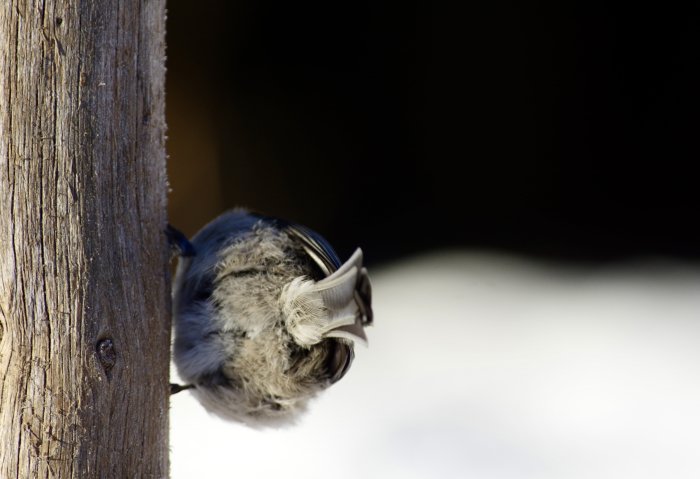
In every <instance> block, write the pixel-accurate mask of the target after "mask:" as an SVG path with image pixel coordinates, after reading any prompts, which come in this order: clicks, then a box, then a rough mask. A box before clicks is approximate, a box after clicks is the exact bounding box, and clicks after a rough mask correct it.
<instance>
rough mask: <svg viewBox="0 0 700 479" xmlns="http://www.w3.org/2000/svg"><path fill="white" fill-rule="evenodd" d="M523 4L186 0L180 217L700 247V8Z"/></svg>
mask: <svg viewBox="0 0 700 479" xmlns="http://www.w3.org/2000/svg"><path fill="white" fill-rule="evenodd" d="M522 3H524V2H507V1H501V2H488V4H485V5H470V6H468V7H466V8H462V9H460V10H457V9H455V8H452V7H448V5H447V3H445V4H442V3H428V2H410V1H402V2H398V1H381V0H380V1H371V2H370V1H368V2H363V1H352V2H342V1H340V2H329V1H297V2H289V1H286V2H281V1H279V2H277V1H269V0H256V1H252V0H246V1H231V2H199V3H197V4H196V5H195V4H194V3H193V2H175V1H173V2H169V7H168V9H169V14H168V28H169V30H168V83H167V95H168V96H167V112H168V122H169V141H168V149H169V154H170V162H169V176H170V181H171V188H172V193H171V196H170V219H171V222H172V223H173V224H175V225H177V226H179V227H180V228H181V229H183V230H184V231H185V232H186V233H187V234H192V233H194V232H195V231H196V230H197V229H199V228H200V227H201V226H202V225H203V224H204V223H205V222H207V221H208V220H210V219H211V218H213V217H214V216H215V215H216V214H218V213H220V212H222V211H223V210H225V209H227V208H230V207H233V206H237V205H241V206H247V207H250V208H253V209H256V210H259V211H262V212H265V213H267V214H271V215H276V216H281V217H285V218H288V219H293V220H296V221H299V222H301V223H304V224H306V225H307V226H310V227H312V228H314V229H316V230H317V231H319V232H321V233H322V234H324V235H325V236H326V237H327V238H328V239H329V240H330V241H331V243H332V244H334V245H335V246H336V248H337V249H338V252H339V253H340V254H341V257H347V255H349V253H350V252H351V251H352V250H353V249H354V247H356V246H358V245H361V246H362V248H363V250H364V251H365V256H366V259H367V262H368V263H370V264H375V263H381V262H384V261H388V260H393V259H397V258H400V257H403V256H405V255H409V254H414V253H418V252H421V251H426V250H431V249H439V248H447V247H467V248H486V249H496V250H502V251H508V252H514V253H518V254H528V255H534V256H537V257H543V258H547V259H554V260H569V261H587V262H590V261H595V262H600V261H604V262H607V261H618V260H627V259H634V258H638V257H648V256H654V257H657V256H662V257H673V258H678V259H681V260H691V259H692V260H696V259H698V257H699V256H700V248H699V247H698V245H699V244H700V243H699V242H700V233H699V232H700V229H699V228H698V225H697V207H698V187H697V183H698V176H697V174H695V172H694V169H695V168H694V167H695V164H696V163H697V160H698V158H699V155H698V153H699V148H698V131H700V130H699V129H698V128H699V126H700V124H699V123H700V122H699V121H698V118H699V115H700V108H699V107H700V101H699V98H700V96H699V95H698V89H699V88H700V74H699V69H698V65H699V60H700V48H699V47H700V41H699V40H700V12H699V10H698V7H697V6H694V7H685V9H684V8H680V7H673V6H668V5H666V4H662V3H656V4H653V5H650V6H644V5H643V3H640V4H637V5H634V6H630V5H621V4H620V5H616V4H614V3H611V2H607V3H606V5H604V6H603V5H597V4H596V2H590V1H589V2H567V4H566V5H560V4H557V3H554V2H552V4H546V3H542V2H527V3H528V5H523V4H522Z"/></svg>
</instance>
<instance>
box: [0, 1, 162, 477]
mask: <svg viewBox="0 0 700 479" xmlns="http://www.w3.org/2000/svg"><path fill="white" fill-rule="evenodd" d="M164 32H165V0H140V1H139V0H120V1H117V2H115V1H110V0H36V1H30V0H3V1H2V2H0V440H1V441H2V444H1V445H0V477H2V478H14V477H23V478H42V477H57V478H61V479H63V478H78V477H81V478H82V477H86V478H87V477H89V478H96V477H158V478H161V477H166V476H167V475H168V439H167V438H168V371H169V356H170V355H169V343H170V319H169V318H170V299H169V297H170V293H169V277H168V264H167V261H168V251H167V246H166V242H165V237H164V234H163V229H164V227H165V224H166V209H165V207H166V194H167V193H166V188H167V180H166V172H165V148H164V143H165V118H164V76H165V67H164V59H165V52H164V50H165V44H164V41H165V36H164Z"/></svg>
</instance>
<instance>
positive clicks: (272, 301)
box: [167, 208, 373, 427]
mask: <svg viewBox="0 0 700 479" xmlns="http://www.w3.org/2000/svg"><path fill="white" fill-rule="evenodd" d="M167 235H168V238H169V241H170V244H171V247H172V248H173V249H174V251H176V252H177V254H178V256H179V259H178V265H177V268H176V272H175V277H174V280H173V293H172V299H173V329H174V342H173V361H174V363H175V366H176V368H177V371H178V375H179V376H180V378H181V379H182V380H183V381H185V382H186V384H185V385H178V384H172V385H171V392H172V393H176V392H179V391H182V390H185V389H189V390H191V392H192V394H193V395H194V396H195V397H196V398H197V399H198V400H199V402H200V403H201V404H202V405H203V406H204V408H205V409H206V410H208V411H209V412H211V413H213V414H215V415H217V416H219V417H222V418H224V419H226V420H232V421H237V422H241V423H243V424H246V425H248V426H251V427H268V426H284V425H289V424H294V423H296V422H297V420H298V418H299V417H300V416H301V415H303V413H304V412H305V411H306V410H307V409H308V404H309V402H310V400H311V399H312V398H314V397H316V396H317V395H318V394H319V393H320V392H321V391H323V390H325V389H327V388H328V387H329V386H331V385H332V384H334V383H336V382H337V381H339V380H340V379H341V378H343V377H344V376H345V375H346V373H347V372H348V370H349V368H350V366H351V364H352V362H353V359H354V345H355V343H361V344H365V345H366V344H367V336H366V333H365V327H367V326H369V325H371V324H372V323H373V311H372V306H371V302H372V297H371V295H372V293H371V283H370V280H369V276H368V272H367V269H366V268H365V267H364V266H363V253H362V250H361V249H360V248H357V249H356V250H355V251H354V253H353V254H352V255H351V256H350V258H348V259H347V260H346V261H345V262H344V263H341V261H340V259H339V257H338V255H337V254H336V252H335V251H334V249H333V248H332V247H331V245H330V244H329V242H328V241H327V240H326V239H325V238H324V237H323V236H321V235H320V234H318V233H316V232H315V231H313V230H311V229H309V228H307V227H305V226H303V225H300V224H297V223H294V222H290V221H287V220H283V219H280V218H275V217H271V216H266V215H263V214H260V213H257V212H252V211H249V210H247V209H244V208H236V209H233V210H229V211H227V212H225V213H223V214H221V215H220V216H218V217H217V218H215V219H214V220H213V221H211V222H210V223H208V224H207V225H206V226H204V227H203V228H202V229H201V230H200V231H199V232H198V233H197V234H196V235H195V236H194V237H193V238H192V239H191V240H188V239H187V238H186V237H185V236H184V235H183V234H182V233H180V232H179V231H178V230H176V229H175V228H174V227H172V226H170V225H168V229H167Z"/></svg>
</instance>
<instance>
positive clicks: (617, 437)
mask: <svg viewBox="0 0 700 479" xmlns="http://www.w3.org/2000/svg"><path fill="white" fill-rule="evenodd" d="M370 274H371V278H372V281H373V292H374V311H375V318H376V321H375V326H374V327H373V328H371V329H370V330H369V331H368V333H369V338H370V346H369V348H368V349H366V348H364V347H361V346H359V347H356V357H355V362H354V364H353V367H352V368H351V370H350V372H349V373H348V375H347V376H346V377H345V378H344V379H343V380H342V381H340V382H339V383H337V384H336V385H335V386H333V387H332V388H331V389H329V390H328V391H326V393H325V394H323V395H322V396H321V397H320V398H319V399H317V400H316V401H315V402H314V403H313V404H312V407H311V410H310V412H309V414H308V415H306V416H305V417H304V418H303V420H302V421H301V423H300V424H299V425H297V426H296V427H293V428H289V429H285V430H265V431H256V430H251V429H248V428H246V427H244V426H241V425H238V424H235V423H227V422H224V421H222V420H220V419H218V418H216V417H214V416H209V415H208V414H207V413H206V412H205V411H204V410H203V409H202V408H201V407H200V406H199V405H198V404H197V403H196V401H195V400H193V399H192V397H191V396H190V395H189V394H188V393H187V392H183V393H180V394H178V395H176V396H174V397H173V398H172V411H171V428H172V435H171V445H172V454H171V461H172V477H173V478H175V479H179V478H229V477H230V478H246V479H248V478H267V477H270V478H276V479H279V478H281V477H282V478H285V479H295V478H304V479H316V478H318V479H321V478H323V479H328V478H333V479H344V478H353V479H356V478H357V479H359V478H362V479H364V478H382V479H384V478H392V477H397V478H402V479H413V478H416V479H417V478H439V479H445V478H475V479H511V478H512V479H516V478H517V479H524V478H527V479H529V478H533V479H534V478H537V479H549V478H552V479H578V478H587V479H588V478H590V479H593V478H595V479H601V478H602V479H605V478H615V479H620V478H635V479H645V478H674V479H683V478H693V479H696V478H698V477H700V265H694V266H692V265H683V264H667V263H663V262H649V263H644V264H642V263H640V264H638V265H636V266H627V267H625V268H620V269H604V270H597V271H596V270H581V269H578V270H577V269H572V268H562V267H555V266H544V265H541V264H537V263H532V262H527V261H522V260H518V259H513V258H508V257H503V256H498V255H490V254H476V253H453V254H439V255H433V256H424V257H421V258H417V259H415V260H412V261H407V262H404V263H401V264H396V265H395V266H393V267H389V268H385V269H383V270H376V269H375V270H373V271H370Z"/></svg>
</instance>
